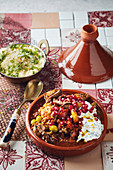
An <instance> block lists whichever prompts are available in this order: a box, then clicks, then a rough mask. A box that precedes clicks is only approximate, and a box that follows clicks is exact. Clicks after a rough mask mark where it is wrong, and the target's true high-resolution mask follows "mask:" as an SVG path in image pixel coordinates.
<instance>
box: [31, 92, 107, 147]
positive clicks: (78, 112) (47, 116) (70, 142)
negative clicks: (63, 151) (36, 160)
mask: <svg viewBox="0 0 113 170" xmlns="http://www.w3.org/2000/svg"><path fill="white" fill-rule="evenodd" d="M44 98H45V103H40V105H38V108H36V109H35V110H34V111H33V113H32V116H31V119H30V126H31V129H32V130H33V132H34V133H35V134H36V135H37V136H38V137H39V138H41V139H42V140H44V141H45V142H48V143H51V144H54V145H58V146H59V145H60V146H76V145H79V144H83V143H87V142H88V141H92V140H96V139H98V138H99V137H100V136H101V134H102V132H103V130H104V123H103V120H102V118H101V111H100V108H99V106H98V105H97V103H96V102H94V101H93V100H92V98H91V97H90V96H89V95H88V94H85V93H73V94H62V91H61V90H56V89H55V90H52V91H49V92H47V93H46V94H45V96H44Z"/></svg>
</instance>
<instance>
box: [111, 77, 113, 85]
mask: <svg viewBox="0 0 113 170" xmlns="http://www.w3.org/2000/svg"><path fill="white" fill-rule="evenodd" d="M111 83H112V88H113V77H112V78H111Z"/></svg>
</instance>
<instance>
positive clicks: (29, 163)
mask: <svg viewBox="0 0 113 170" xmlns="http://www.w3.org/2000/svg"><path fill="white" fill-rule="evenodd" d="M31 169H40V170H45V169H47V170H51V169H55V170H64V159H63V157H57V156H53V155H50V154H46V153H44V152H43V151H42V150H41V149H39V148H38V147H37V146H36V145H34V144H32V143H30V142H27V144H26V170H31Z"/></svg>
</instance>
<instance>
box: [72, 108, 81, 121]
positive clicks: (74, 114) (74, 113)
mask: <svg viewBox="0 0 113 170" xmlns="http://www.w3.org/2000/svg"><path fill="white" fill-rule="evenodd" d="M71 115H72V117H73V121H74V123H76V122H78V121H79V118H78V115H77V112H76V111H75V110H74V109H72V110H71Z"/></svg>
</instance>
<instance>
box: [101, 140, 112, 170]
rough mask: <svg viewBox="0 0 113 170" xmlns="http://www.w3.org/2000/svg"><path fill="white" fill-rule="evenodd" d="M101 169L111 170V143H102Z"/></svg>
mask: <svg viewBox="0 0 113 170" xmlns="http://www.w3.org/2000/svg"><path fill="white" fill-rule="evenodd" d="M102 158H103V169H104V170H113V142H102Z"/></svg>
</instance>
